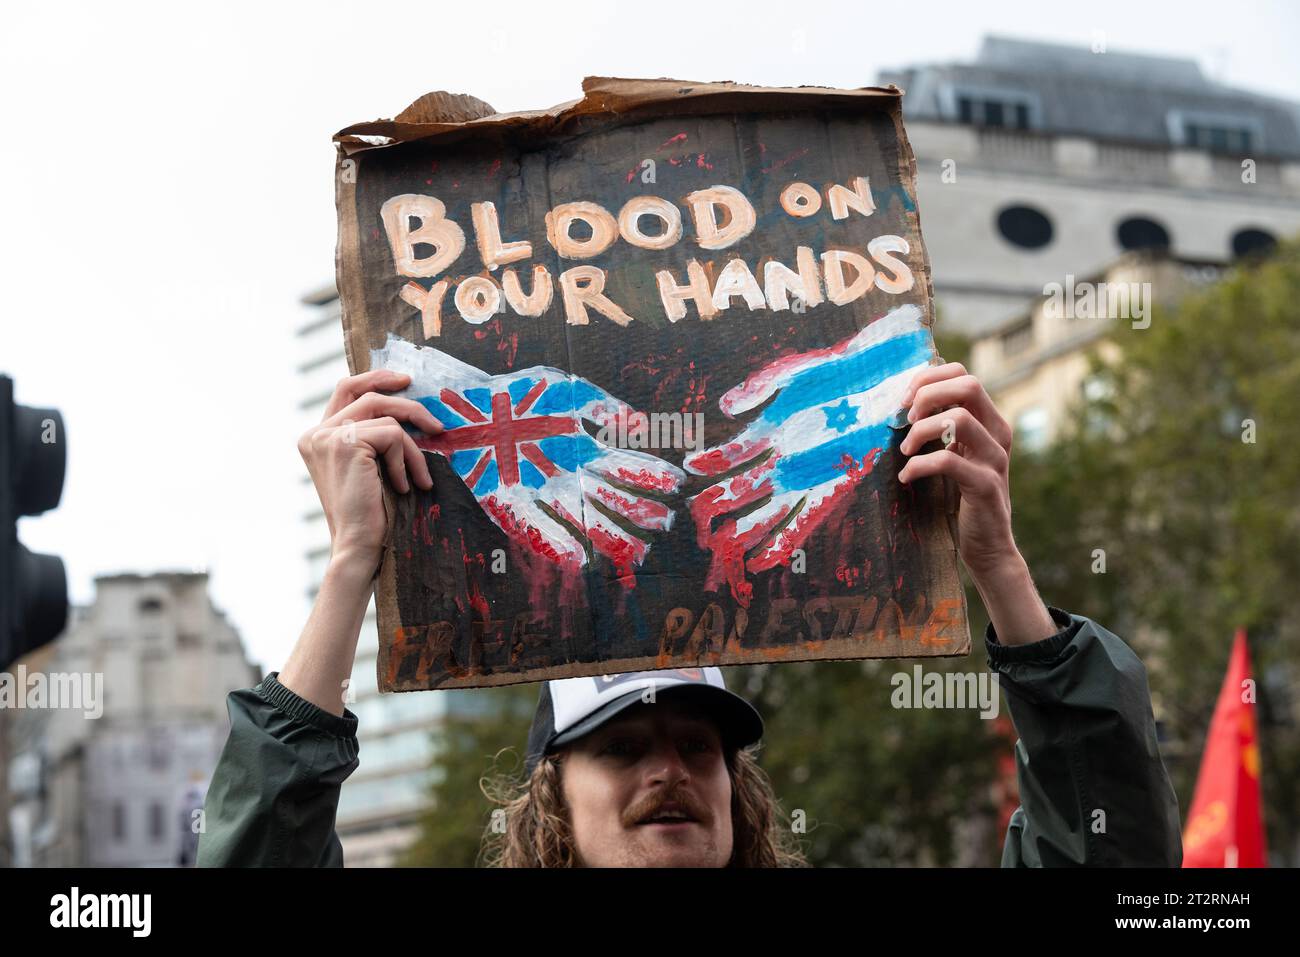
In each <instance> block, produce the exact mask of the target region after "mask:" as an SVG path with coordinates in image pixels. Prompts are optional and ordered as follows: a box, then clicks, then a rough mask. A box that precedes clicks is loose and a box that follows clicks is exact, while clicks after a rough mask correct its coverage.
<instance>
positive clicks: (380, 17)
mask: <svg viewBox="0 0 1300 957" xmlns="http://www.w3.org/2000/svg"><path fill="white" fill-rule="evenodd" d="M1298 10H1300V7H1298V6H1297V5H1296V4H1295V3H1294V2H1287V0H1279V2H1276V3H1250V2H1243V0H1235V2H1233V3H1231V4H1229V5H1226V6H1225V5H1224V4H1222V3H1182V4H1176V5H1170V4H1168V3H1139V2H1135V0H1123V2H1095V0H1094V2H1089V3H1086V4H1085V3H1076V4H1044V3H1041V2H1016V3H1011V2H1003V3H999V2H983V3H969V2H965V3H955V2H954V3H915V4H898V3H888V4H886V3H870V2H851V3H812V4H803V3H790V2H786V3H776V2H765V0H744V2H733V3H730V4H721V3H701V2H698V0H697V2H690V3H675V2H665V0H651V2H644V3H637V2H627V0H619V2H615V0H608V2H605V3H600V4H594V3H563V2H553V3H546V2H542V0H534V2H530V3H514V2H510V0H506V2H505V3H499V4H473V3H470V4H455V5H451V4H442V3H431V2H425V3H383V2H377V0H366V2H355V0H353V2H348V3H325V2H313V3H310V4H308V3H303V4H298V5H294V4H281V3H269V2H265V0H263V2H259V3H225V2H223V3H206V4H202V5H198V4H194V5H189V4H180V3H175V2H172V3H168V4H157V5H143V4H127V3H112V4H106V3H84V4H72V3H58V2H43V3H40V4H35V3H28V4H25V5H24V7H17V6H14V5H11V6H8V7H7V8H6V10H5V14H4V22H3V25H2V26H0V103H2V104H3V105H2V107H0V109H2V113H0V116H2V117H3V122H4V131H3V132H4V152H3V161H2V164H0V172H2V175H3V183H4V188H3V189H0V224H2V225H0V264H3V266H2V268H3V273H2V274H0V279H2V285H0V291H2V293H3V297H4V298H3V306H2V307H0V323H3V338H2V339H0V372H4V373H7V374H9V375H11V376H13V377H14V379H15V383H16V391H17V395H18V398H19V401H21V402H23V403H25V404H28V405H54V406H57V407H58V408H59V409H61V410H62V412H63V414H64V417H65V419H66V422H67V428H68V449H69V452H68V459H69V467H68V479H67V483H66V486H65V489H64V493H63V501H62V504H61V505H60V506H59V508H58V509H57V510H56V511H54V512H51V513H49V514H48V515H46V516H43V517H41V518H38V519H26V520H24V522H23V523H22V525H21V526H20V528H21V536H22V538H23V540H24V542H25V543H26V544H27V545H28V546H29V547H31V548H34V549H36V550H40V551H48V552H53V553H55V554H58V555H61V556H62V557H63V559H64V561H65V562H66V564H67V567H68V573H69V578H70V587H71V590H72V594H73V599H74V601H76V602H78V603H86V602H89V601H90V600H91V599H92V597H93V593H94V586H93V579H94V576H95V575H97V574H103V573H106V572H115V571H153V570H159V569H177V568H180V569H196V568H197V569H203V568H206V569H207V570H209V571H210V572H211V575H212V590H213V592H214V595H215V599H216V601H217V604H218V605H219V606H220V607H221V608H223V609H225V610H226V611H227V612H228V614H229V615H230V617H231V619H232V620H233V621H234V623H235V625H236V626H237V627H238V628H239V629H240V631H241V632H242V634H243V635H244V638H245V641H246V644H247V646H248V649H249V653H250V655H251V656H252V657H253V658H254V659H256V660H257V661H259V662H260V663H261V664H262V665H263V666H264V667H265V668H266V669H268V670H269V669H271V668H278V667H280V665H281V664H283V659H284V656H285V655H286V654H287V653H288V650H289V648H290V646H291V645H292V643H293V641H294V639H295V638H296V637H297V633H298V630H299V628H300V627H301V624H302V621H303V618H304V616H305V614H306V610H307V609H306V605H305V598H304V588H305V585H306V566H305V561H304V559H303V554H302V529H301V521H300V509H299V504H300V500H299V499H298V498H297V496H296V494H295V489H296V483H297V481H298V478H299V476H300V474H301V468H302V467H301V462H300V460H299V458H298V454H297V450H296V448H295V441H296V439H297V435H298V432H299V419H298V418H297V412H296V403H297V400H298V399H299V397H300V389H299V388H298V386H297V384H296V382H295V378H294V358H295V350H294V344H293V340H292V332H293V329H294V328H295V327H296V326H297V325H298V324H299V323H300V322H301V321H302V319H303V318H304V310H303V307H301V306H299V305H298V299H299V297H300V296H301V295H302V294H303V293H304V292H306V291H308V290H309V289H313V288H316V287H318V286H320V285H321V284H323V283H325V282H328V281H331V280H332V279H333V270H334V261H333V254H334V236H335V226H334V191H333V180H332V177H333V163H334V154H333V147H332V145H331V143H330V137H331V135H332V134H333V133H334V132H335V131H336V130H338V129H340V128H341V127H343V126H346V125H348V124H349V123H353V122H357V121H361V120H367V119H375V118H379V117H388V116H392V115H394V114H395V113H397V112H398V111H400V110H401V109H402V108H403V107H404V106H405V105H406V104H407V103H409V102H410V101H411V100H413V99H415V98H416V97H417V96H419V95H420V94H422V93H425V92H427V91H429V90H437V89H446V90H451V91H455V92H465V93H472V94H474V95H476V96H478V97H480V98H482V99H485V100H487V101H488V102H489V103H491V104H492V105H493V106H495V107H496V108H497V109H498V110H502V111H508V110H520V109H532V108H538V107H545V106H550V105H552V104H554V103H558V102H562V101H564V100H569V99H573V98H575V97H576V96H578V95H579V85H580V82H581V79H582V77H583V76H585V75H590V74H598V75H614V76H672V77H678V78H682V79H692V80H738V81H742V82H749V83H760V84H768V85H798V84H822V85H828V86H865V85H870V84H871V83H873V82H874V81H875V79H876V74H877V72H878V71H879V70H880V69H881V68H884V67H891V66H900V65H906V64H909V63H914V62H925V61H936V60H939V61H942V60H955V59H967V58H970V57H972V56H973V55H974V54H975V51H976V49H977V47H978V44H979V41H980V38H981V37H982V36H983V35H984V34H986V33H1000V34H1006V35H1011V36H1020V37H1030V38H1039V39H1048V40H1054V41H1060V42H1069V43H1077V44H1080V45H1087V44H1089V43H1091V41H1092V39H1093V35H1094V32H1095V31H1099V30H1100V31H1104V33H1105V36H1106V42H1107V45H1108V47H1109V48H1111V49H1116V50H1120V49H1125V50H1133V51H1140V52H1152V53H1165V54H1174V55H1180V56H1190V57H1194V58H1196V59H1197V60H1199V61H1200V62H1201V63H1202V65H1203V66H1204V67H1205V68H1206V69H1207V70H1208V71H1209V72H1211V74H1212V75H1214V76H1215V77H1216V78H1218V79H1220V80H1222V81H1224V82H1228V83H1231V84H1233V85H1237V86H1242V87H1246V88H1250V89H1255V90H1259V91H1261V92H1270V93H1274V94H1278V95H1282V96H1288V97H1294V98H1298V99H1300V69H1298V68H1297V66H1296V58H1295V51H1296V48H1297V43H1298V41H1300V12H1298ZM493 11H499V12H495V13H494V12H493ZM791 11H794V13H795V14H796V15H799V16H802V17H803V18H804V19H803V20H802V21H799V22H794V21H793V20H792V13H791ZM799 28H802V29H803V31H804V40H803V46H802V50H800V49H799V47H798V44H797V43H796V42H795V41H794V40H793V39H792V30H794V29H799ZM904 115H905V116H906V100H904Z"/></svg>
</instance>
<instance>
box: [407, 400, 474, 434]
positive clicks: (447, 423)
mask: <svg viewBox="0 0 1300 957" xmlns="http://www.w3.org/2000/svg"><path fill="white" fill-rule="evenodd" d="M417 401H418V402H419V403H420V405H422V406H424V407H425V408H426V409H428V410H429V411H430V412H432V413H433V417H434V418H435V419H437V420H438V421H439V422H441V423H442V427H443V428H444V429H455V428H459V427H460V426H462V425H468V424H469V423H467V422H466V421H465V420H464V418H462V417H461V416H460V415H459V414H458V413H456V412H453V411H451V409H449V408H447V406H445V405H443V404H442V400H441V399H435V398H434V397H433V396H431V395H426V396H424V397H423V398H421V399H418V400H417Z"/></svg>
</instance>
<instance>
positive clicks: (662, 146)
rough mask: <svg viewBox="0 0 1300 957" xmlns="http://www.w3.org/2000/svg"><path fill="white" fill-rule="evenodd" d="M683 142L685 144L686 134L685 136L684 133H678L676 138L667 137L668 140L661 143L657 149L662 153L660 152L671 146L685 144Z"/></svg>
mask: <svg viewBox="0 0 1300 957" xmlns="http://www.w3.org/2000/svg"><path fill="white" fill-rule="evenodd" d="M685 142H686V134H685V133H678V134H677V135H676V136H671V137H669V138H668V139H666V140H664V141H663V142H662V143H660V144H659V149H660V150H661V151H662V150H666V149H668V147H670V146H672V145H673V144H674V143H685Z"/></svg>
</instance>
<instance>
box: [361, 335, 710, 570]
mask: <svg viewBox="0 0 1300 957" xmlns="http://www.w3.org/2000/svg"><path fill="white" fill-rule="evenodd" d="M370 365H371V368H372V369H380V368H384V369H392V370H394V371H396V372H404V373H406V374H408V375H409V376H410V377H411V385H410V386H409V387H408V388H407V389H406V390H405V391H403V392H402V393H401V395H403V396H406V397H409V398H413V399H415V400H416V401H418V402H420V403H421V404H423V405H424V406H425V408H427V409H428V410H429V411H430V412H432V413H433V415H434V417H435V418H437V419H438V421H439V422H441V423H442V425H443V428H444V429H445V430H446V431H444V432H442V433H441V434H440V435H436V436H432V437H430V436H424V435H417V436H416V437H415V441H416V444H417V445H418V446H420V447H421V448H422V449H426V450H428V451H430V452H435V453H437V454H439V455H442V456H444V457H446V459H447V460H448V462H449V463H450V464H451V467H452V468H453V469H454V470H455V472H456V474H457V475H459V476H460V477H461V479H462V480H464V482H465V485H466V486H467V487H468V488H469V490H470V491H471V492H472V493H473V494H474V497H475V498H476V499H477V500H478V502H479V504H480V505H481V506H482V507H483V510H484V511H485V512H486V513H487V514H488V516H489V517H491V519H492V521H493V522H495V523H496V524H497V526H498V527H500V528H501V530H502V531H504V532H505V533H506V534H507V535H509V536H511V537H512V538H514V539H515V540H516V541H517V542H519V544H520V545H521V546H523V547H524V548H527V549H529V550H530V551H532V552H534V553H536V554H539V555H543V556H546V557H548V558H550V559H552V560H553V561H555V562H557V563H560V564H563V565H567V566H571V567H581V566H583V565H586V564H587V563H588V562H589V561H590V560H591V558H592V551H593V550H594V551H596V552H600V553H602V554H604V555H606V556H608V557H609V558H610V559H611V560H612V561H613V562H614V564H615V566H616V568H617V569H618V572H619V574H620V576H623V575H631V573H632V570H633V566H634V565H640V564H641V563H642V562H643V561H644V560H645V556H646V553H647V552H648V551H649V548H650V535H649V533H650V532H652V531H662V530H666V529H668V528H669V527H670V526H671V525H672V520H673V512H672V510H671V509H670V508H669V507H668V506H667V505H666V504H665V503H664V501H663V499H666V498H667V497H668V496H669V495H671V494H672V493H673V492H675V491H677V489H678V488H680V487H681V484H682V481H683V480H684V479H685V474H684V473H683V472H682V471H681V469H679V468H677V467H676V466H674V465H671V464H670V463H668V462H665V461H663V460H662V459H658V458H656V457H655V456H653V455H647V454H646V453H644V452H637V451H634V450H630V449H617V448H612V447H610V446H607V445H605V444H603V443H601V442H600V441H598V440H597V439H595V438H593V437H591V436H590V435H588V434H587V431H586V429H584V428H583V426H582V420H584V419H585V420H586V421H588V422H591V423H593V424H594V425H595V426H597V428H598V430H602V431H604V434H618V433H617V431H616V427H615V425H614V423H616V422H617V420H618V419H619V417H620V416H621V417H622V418H623V421H624V423H627V422H631V423H633V424H634V425H635V423H636V421H637V416H638V415H639V413H636V412H634V411H633V410H632V409H631V408H629V407H628V406H627V405H626V404H625V403H623V402H621V401H619V400H618V399H615V398H613V397H611V396H610V395H609V394H608V393H606V392H605V391H604V390H603V389H601V388H600V387H599V386H596V385H593V384H592V383H590V382H588V381H587V380H585V379H580V378H578V377H576V376H573V375H570V374H569V373H566V372H562V371H561V370H559V369H553V368H550V367H548V366H534V367H533V368H531V369H523V370H521V371H519V372H512V373H507V374H505V375H498V376H491V375H488V374H487V373H486V372H484V371H483V370H481V369H476V368H475V367H474V366H472V365H469V364H468V363H465V362H462V361H461V360H459V359H456V358H454V357H453V356H450V355H448V354H447V353H445V352H441V351H439V350H437V349H432V348H427V347H422V346H416V345H413V344H412V343H409V342H406V341H404V340H402V339H398V338H396V337H394V336H390V337H389V339H388V342H387V344H386V345H385V347H384V348H383V349H377V350H374V351H372V353H371V363H370ZM606 426H609V429H608V430H604V427H606Z"/></svg>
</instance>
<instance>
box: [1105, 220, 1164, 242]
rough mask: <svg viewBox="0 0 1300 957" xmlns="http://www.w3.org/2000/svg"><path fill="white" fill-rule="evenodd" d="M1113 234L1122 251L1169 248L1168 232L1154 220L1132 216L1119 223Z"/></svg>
mask: <svg viewBox="0 0 1300 957" xmlns="http://www.w3.org/2000/svg"><path fill="white" fill-rule="evenodd" d="M1115 232H1116V237H1117V238H1118V239H1119V244H1120V247H1121V248H1123V249H1168V248H1169V231H1168V230H1167V229H1165V228H1164V227H1163V226H1161V225H1160V224H1159V223H1157V222H1156V221H1155V220H1154V219H1146V218H1144V217H1142V216H1132V217H1130V218H1129V219H1126V220H1124V222H1122V223H1120V224H1119V228H1118V229H1116V231H1115Z"/></svg>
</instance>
